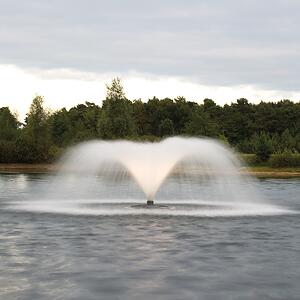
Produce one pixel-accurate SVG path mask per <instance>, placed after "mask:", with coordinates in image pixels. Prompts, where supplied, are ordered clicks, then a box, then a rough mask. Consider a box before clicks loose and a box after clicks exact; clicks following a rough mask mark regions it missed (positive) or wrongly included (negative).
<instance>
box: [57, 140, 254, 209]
mask: <svg viewBox="0 0 300 300" xmlns="http://www.w3.org/2000/svg"><path fill="white" fill-rule="evenodd" d="M242 166H243V165H242V163H241V162H240V160H239V159H238V158H237V156H236V155H235V154H234V153H233V152H232V151H231V150H230V149H229V148H227V147H226V146H224V145H223V144H221V143H219V142H217V141H215V140H212V139H206V138H182V137H172V138H167V139H165V140H163V141H162V142H159V143H136V142H130V141H109V142H107V141H91V142H87V143H83V144H80V145H78V146H76V147H74V148H73V149H71V150H70V151H69V152H68V153H67V154H66V155H65V156H64V157H63V159H62V167H61V174H65V175H66V174H71V175H74V174H76V175H78V176H80V177H86V176H88V177H89V176H92V177H95V176H102V177H104V178H106V179H108V180H109V181H110V182H116V181H118V179H120V178H121V177H124V176H125V175H124V174H126V176H127V177H132V178H133V179H134V181H135V182H136V183H137V184H138V186H139V187H140V188H141V190H142V191H143V193H144V194H145V198H146V199H145V200H146V205H145V204H143V205H141V204H138V205H135V206H134V207H143V208H156V207H165V205H163V204H154V200H155V197H156V194H157V192H158V190H159V189H160V188H161V187H162V186H163V184H164V182H165V181H166V180H167V179H168V178H169V177H170V175H173V176H177V177H180V178H182V177H184V178H198V179H199V178H202V180H205V181H206V182H208V183H209V184H211V188H212V189H213V191H211V193H215V194H219V195H220V196H221V197H222V198H226V196H229V197H230V200H233V198H236V197H237V196H238V199H239V200H241V199H242V198H243V200H249V197H252V198H253V197H254V190H253V186H251V184H250V185H248V188H247V189H246V187H245V184H244V183H245V182H246V181H248V182H249V180H250V179H249V177H247V176H245V175H243V176H241V175H240V169H241V167H242ZM126 176H125V177H126ZM117 185H118V184H117V183H116V187H117ZM249 188H250V189H251V192H249ZM218 192H219V193H218ZM187 193H188V191H185V195H186V196H188V195H187ZM218 200H221V199H218Z"/></svg>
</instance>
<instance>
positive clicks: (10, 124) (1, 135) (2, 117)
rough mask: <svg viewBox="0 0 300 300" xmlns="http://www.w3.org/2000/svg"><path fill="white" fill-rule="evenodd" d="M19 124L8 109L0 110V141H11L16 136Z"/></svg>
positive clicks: (2, 108)
mask: <svg viewBox="0 0 300 300" xmlns="http://www.w3.org/2000/svg"><path fill="white" fill-rule="evenodd" d="M18 127H19V122H18V120H17V118H16V117H15V116H14V115H13V114H12V113H11V112H10V110H9V108H8V107H1V108H0V140H5V141H13V140H15V139H16V137H17V134H18Z"/></svg>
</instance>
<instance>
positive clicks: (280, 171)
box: [0, 163, 300, 178]
mask: <svg viewBox="0 0 300 300" xmlns="http://www.w3.org/2000/svg"><path fill="white" fill-rule="evenodd" d="M58 169H59V166H58V165H57V164H50V163H49V164H19V163H11V164H1V163H0V173H11V174H14V173H28V174H34V173H53V172H56V171H57V170H58ZM241 174H247V175H251V176H254V177H257V178H300V169H299V168H276V169H275V168H268V167H248V171H245V170H241Z"/></svg>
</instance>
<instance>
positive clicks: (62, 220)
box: [0, 174, 300, 300]
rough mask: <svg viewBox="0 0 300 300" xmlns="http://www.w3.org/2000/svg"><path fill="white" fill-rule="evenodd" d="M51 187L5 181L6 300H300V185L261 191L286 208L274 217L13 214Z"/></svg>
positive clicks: (2, 283)
mask: <svg viewBox="0 0 300 300" xmlns="http://www.w3.org/2000/svg"><path fill="white" fill-rule="evenodd" d="M49 182H51V176H46V175H25V174H18V175H5V174H2V175H0V191H1V195H0V222H1V226H0V299H4V300H6V299H51V300H52V299H122V300H123V299H128V300H131V299H300V284H299V283H300V222H299V217H300V216H299V215H298V214H297V212H299V211H300V180H296V179H295V180H275V179H269V180H262V181H259V182H257V183H256V184H257V186H258V188H259V190H260V191H261V193H262V194H263V195H264V197H265V199H267V200H269V201H271V202H272V203H273V204H274V206H276V207H278V206H279V207H282V208H283V209H282V210H277V211H276V210H274V214H272V210H271V212H269V213H266V214H265V215H264V213H261V214H260V213H259V208H258V209H257V214H255V213H252V214H250V215H247V214H241V215H239V214H238V213H237V214H236V215H232V216H230V215H226V214H224V216H222V214H220V215H218V216H215V215H214V213H212V214H211V215H209V214H208V215H207V216H206V215H205V214H204V215H201V214H200V215H190V216H188V215H180V214H179V215H176V214H173V215H168V214H163V215H155V214H153V215H152V214H148V215H142V214H138V213H137V214H126V215H121V214H119V213H116V214H112V215H105V214H102V215H101V213H99V214H94V215H93V214H91V213H90V211H89V210H88V211H87V212H86V213H82V214H80V213H78V207H77V211H75V212H76V213H72V210H71V211H70V213H66V209H65V207H64V209H63V210H62V211H61V212H58V213H57V212H55V213H53V212H52V213H50V212H49V211H47V207H42V209H41V210H40V211H35V210H34V209H31V208H34V206H30V205H29V206H28V207H27V209H25V207H26V206H22V205H21V206H20V205H11V204H12V203H15V202H17V203H23V202H24V203H26V201H28V200H31V199H32V198H35V197H36V195H40V194H42V193H43V191H44V188H45V187H46V186H47V185H48V184H49ZM97 188H98V186H97V185H96V184H93V183H91V186H90V187H89V189H90V190H92V191H97ZM203 189H205V187H203ZM79 209H80V208H79ZM91 209H92V207H90V210H91ZM120 209H121V210H122V207H121V208H120ZM120 209H119V210H120ZM285 209H286V210H288V211H289V212H285ZM73 212H74V211H73Z"/></svg>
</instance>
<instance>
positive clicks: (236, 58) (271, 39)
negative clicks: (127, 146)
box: [0, 0, 300, 91]
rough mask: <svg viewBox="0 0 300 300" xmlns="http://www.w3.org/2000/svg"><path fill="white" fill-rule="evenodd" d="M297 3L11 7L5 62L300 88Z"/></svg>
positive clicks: (239, 0)
mask: <svg viewBox="0 0 300 300" xmlns="http://www.w3.org/2000/svg"><path fill="white" fill-rule="evenodd" d="M299 10H300V2H299V1H297V0H266V1H258V0H252V1H250V0H227V1H220V0H205V1H203V0H202V1H201V0H197V1H196V0H187V1H179V0H164V1H159V0H154V1H138V0H127V1H117V0H112V1H99V0H89V1H83V0H72V1H71V0H64V1H58V0H52V1H46V0H39V1H37V0H27V1H17V0H2V1H1V3H0V43H1V47H0V63H1V64H13V65H17V66H19V67H21V68H23V69H26V68H28V69H29V70H30V69H32V68H35V69H41V70H51V69H52V70H57V69H72V70H77V71H78V72H84V73H89V74H92V73H93V74H98V75H99V76H101V74H110V73H120V74H131V73H132V72H136V74H139V73H140V74H152V76H157V77H160V76H161V77H172V78H174V77H176V78H178V77H179V78H184V80H186V81H191V82H196V83H197V84H198V85H205V86H213V87H215V86H227V87H235V86H240V85H246V86H249V85H251V86H256V87H259V88H260V89H264V90H286V91H289V90H291V91H299V90H300V78H299V76H298V74H299V72H300V32H299V30H298V28H299V27H300V18H299V13H298V12H299Z"/></svg>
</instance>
